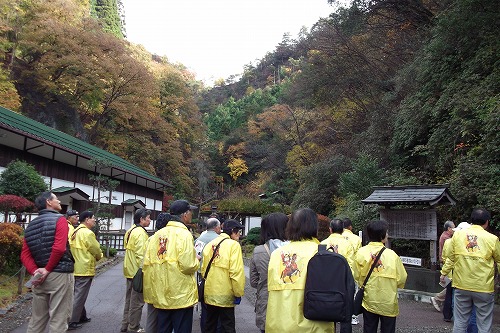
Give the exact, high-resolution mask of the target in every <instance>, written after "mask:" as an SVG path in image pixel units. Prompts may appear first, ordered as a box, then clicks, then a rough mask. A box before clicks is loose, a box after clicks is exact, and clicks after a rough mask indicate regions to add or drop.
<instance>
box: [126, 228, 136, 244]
mask: <svg viewBox="0 0 500 333" xmlns="http://www.w3.org/2000/svg"><path fill="white" fill-rule="evenodd" d="M135 228H137V224H136V225H134V227H133V228H132V230H130V232H129V233H128V235H127V243H128V240H129V239H130V235H131V234H132V231H134V229H135Z"/></svg>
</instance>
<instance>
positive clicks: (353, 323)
mask: <svg viewBox="0 0 500 333" xmlns="http://www.w3.org/2000/svg"><path fill="white" fill-rule="evenodd" d="M357 324H359V319H358V316H352V318H351V325H357Z"/></svg>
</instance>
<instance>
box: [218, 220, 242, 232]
mask: <svg viewBox="0 0 500 333" xmlns="http://www.w3.org/2000/svg"><path fill="white" fill-rule="evenodd" d="M223 229H224V230H233V229H245V227H244V226H243V224H241V223H240V222H238V221H236V220H232V219H231V220H226V221H224V225H223Z"/></svg>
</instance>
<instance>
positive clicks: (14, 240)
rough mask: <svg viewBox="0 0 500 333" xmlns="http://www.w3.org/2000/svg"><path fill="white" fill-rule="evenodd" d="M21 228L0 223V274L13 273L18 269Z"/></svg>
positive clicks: (12, 224) (19, 265) (21, 240)
mask: <svg viewBox="0 0 500 333" xmlns="http://www.w3.org/2000/svg"><path fill="white" fill-rule="evenodd" d="M22 234H23V228H21V227H20V226H19V225H17V224H14V223H0V273H7V274H10V273H15V272H16V271H17V270H18V269H19V268H20V267H21V262H20V259H19V255H20V254H21V248H22V246H23V237H22Z"/></svg>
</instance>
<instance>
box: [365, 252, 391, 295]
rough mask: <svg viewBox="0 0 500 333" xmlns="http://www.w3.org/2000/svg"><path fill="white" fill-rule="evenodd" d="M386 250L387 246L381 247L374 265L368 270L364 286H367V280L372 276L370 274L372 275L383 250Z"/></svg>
mask: <svg viewBox="0 0 500 333" xmlns="http://www.w3.org/2000/svg"><path fill="white" fill-rule="evenodd" d="M384 250H385V246H384V247H382V248H381V249H380V251H379V253H378V254H377V257H376V258H375V260H374V261H373V264H372V267H371V268H370V271H369V272H368V275H367V276H366V278H365V281H364V282H363V285H362V286H361V287H362V288H364V287H365V286H366V282H367V281H368V279H369V278H370V275H372V272H373V269H374V268H375V266H376V265H377V262H378V260H379V259H380V256H381V255H382V252H384Z"/></svg>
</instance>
